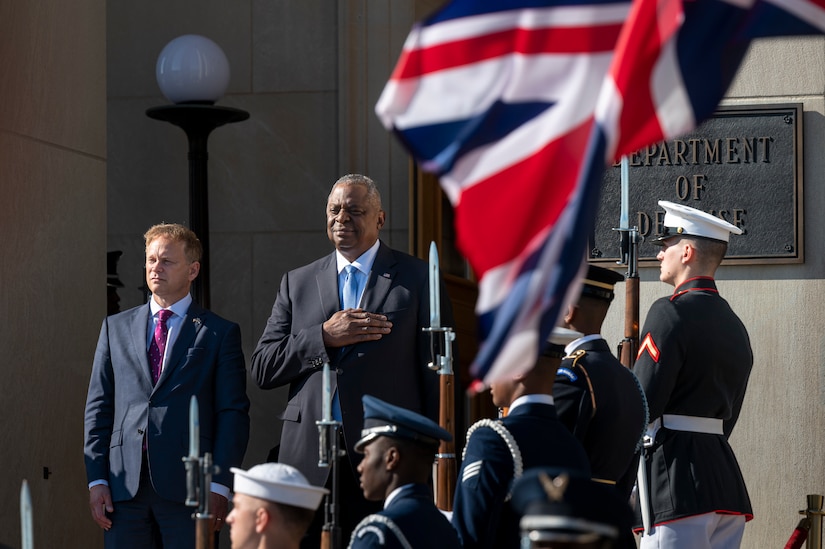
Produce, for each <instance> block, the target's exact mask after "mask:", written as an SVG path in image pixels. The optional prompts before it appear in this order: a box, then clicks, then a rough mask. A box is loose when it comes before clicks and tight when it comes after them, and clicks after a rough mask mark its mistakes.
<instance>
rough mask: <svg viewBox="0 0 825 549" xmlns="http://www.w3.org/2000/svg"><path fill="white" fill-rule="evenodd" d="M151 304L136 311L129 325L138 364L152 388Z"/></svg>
mask: <svg viewBox="0 0 825 549" xmlns="http://www.w3.org/2000/svg"><path fill="white" fill-rule="evenodd" d="M149 312H150V311H149V304H148V303H147V304H146V305H144V306H143V307H140V308H139V309H137V310H136V312H135V314H134V316H133V317H132V320H131V322H130V325H129V332H130V333H131V336H132V345H133V346H134V349H135V356H137V359H138V364H139V365H140V369H141V371H142V372H143V373H142V374H141V375H143V376H144V377H145V378H146V381H147V382H148V384H149V386H150V387H151V386H152V367H151V366H149V348H148V346H147V344H148V342H149V334H148V330H149Z"/></svg>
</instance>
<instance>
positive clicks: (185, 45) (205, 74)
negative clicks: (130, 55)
mask: <svg viewBox="0 0 825 549" xmlns="http://www.w3.org/2000/svg"><path fill="white" fill-rule="evenodd" d="M155 76H156V77H157V81H158V86H160V91H161V93H163V95H164V96H165V97H166V98H167V99H168V100H169V101H171V102H172V103H176V104H181V103H201V104H209V105H211V104H214V103H215V101H217V100H218V99H220V98H221V97H223V95H224V94H225V93H226V89H227V87H228V86H229V60H228V59H227V58H226V54H225V53H224V52H223V50H222V49H221V47H220V46H218V45H217V44H216V43H215V42H213V41H212V40H210V39H209V38H206V37H205V36H200V35H198V34H185V35H183V36H179V37H177V38H175V39H174V40H172V41H171V42H169V43H168V44H166V46H164V48H163V50H162V51H161V52H160V55H159V56H158V61H157V64H156V66H155Z"/></svg>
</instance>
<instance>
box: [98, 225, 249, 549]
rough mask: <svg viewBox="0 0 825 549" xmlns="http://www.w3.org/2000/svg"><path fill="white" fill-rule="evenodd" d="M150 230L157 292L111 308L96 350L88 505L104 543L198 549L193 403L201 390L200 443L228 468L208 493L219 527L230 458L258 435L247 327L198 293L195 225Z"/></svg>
mask: <svg viewBox="0 0 825 549" xmlns="http://www.w3.org/2000/svg"><path fill="white" fill-rule="evenodd" d="M144 237H145V241H146V284H147V285H148V287H149V289H150V290H151V292H152V297H151V299H150V300H149V303H147V304H146V305H141V306H139V307H135V308H133V309H130V310H128V311H124V312H122V313H119V314H116V315H113V316H109V317H107V318H106V319H105V320H104V321H103V326H102V328H101V330H100V339H99V340H98V343H97V349H96V351H95V358H94V363H93V366H92V374H91V379H90V381H89V392H88V396H87V399H86V413H85V441H84V445H85V448H84V452H85V459H86V475H87V480H88V482H89V506H90V508H91V513H92V518H93V519H94V520H95V522H97V524H98V525H99V526H100V527H101V528H103V530H104V531H105V533H104V543H105V547H106V548H107V549H112V548H116V549H122V548H135V549H145V548H147V547H174V548H175V549H186V548H194V547H195V523H194V521H193V520H192V508H190V507H187V506H186V505H185V503H184V501H185V499H186V473H185V467H184V463H183V461H182V459H181V458H182V457H183V456H185V455H187V454H188V453H189V431H190V429H189V419H190V418H189V411H190V400H191V397H192V395H195V396H196V397H197V399H198V405H199V412H200V418H199V419H200V451H201V453H205V452H210V453H211V454H212V457H213V461H214V463H215V464H216V465H217V466H219V467H220V472H218V473H217V474H215V475H214V476H213V477H212V479H213V484H212V487H211V489H212V491H211V498H210V503H211V510H212V513H213V515H214V516H215V530H219V529H220V528H221V525H222V522H223V519H224V518H225V517H226V513H227V508H228V497H229V493H230V486H231V483H232V473H231V472H230V467H237V466H240V465H241V462H242V460H243V456H244V453H245V452H246V445H247V442H248V439H249V399H248V398H247V395H246V371H245V368H244V358H243V352H242V350H241V332H240V328H239V327H238V325H237V324H235V323H232V322H229V321H227V320H224V319H223V318H221V317H219V316H217V315H216V314H214V313H212V312H210V311H207V310H206V309H204V308H202V307H200V306H199V305H198V304H197V303H193V301H192V297H191V296H190V294H189V288H190V285H191V283H192V281H193V280H194V279H195V278H196V277H197V276H198V272H199V271H200V258H201V253H202V247H201V244H200V241H199V240H198V238H197V236H196V235H195V233H193V232H192V231H191V230H189V229H187V228H186V227H183V226H181V225H176V224H161V225H155V226H153V227H151V228H150V229H149V230H148V231H147V232H146V234H145V235H144ZM159 334H162V337H161V335H159ZM150 356H151V358H150ZM153 365H154V367H153ZM155 378H157V379H155Z"/></svg>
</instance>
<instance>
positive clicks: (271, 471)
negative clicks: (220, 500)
mask: <svg viewBox="0 0 825 549" xmlns="http://www.w3.org/2000/svg"><path fill="white" fill-rule="evenodd" d="M230 470H231V471H232V472H233V473H235V494H234V496H233V497H232V503H233V507H232V511H231V512H230V513H229V516H227V517H226V523H227V524H228V525H229V527H230V531H229V536H230V539H231V540H232V549H298V547H300V544H301V538H303V536H304V534H305V533H306V531H307V528H309V525H310V523H311V522H312V519H313V517H314V516H315V510H316V509H317V508H318V506H319V505H320V504H321V500H322V498H323V497H324V495H326V494H327V493H328V490H327V489H326V488H321V487H318V486H312V485H310V483H309V481H307V479H306V477H305V476H304V475H302V474H301V472H300V471H298V469H296V468H295V467H292V466H290V465H286V464H284V463H263V464H261V465H256V466H254V467H252V468H251V469H250V470H249V471H244V470H243V469H238V468H237V467H231V468H230Z"/></svg>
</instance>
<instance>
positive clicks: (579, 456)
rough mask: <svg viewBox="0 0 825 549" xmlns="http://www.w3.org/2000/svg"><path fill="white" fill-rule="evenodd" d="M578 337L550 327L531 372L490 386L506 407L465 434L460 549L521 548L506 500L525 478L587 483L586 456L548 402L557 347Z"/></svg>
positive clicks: (457, 502) (458, 496)
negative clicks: (549, 475)
mask: <svg viewBox="0 0 825 549" xmlns="http://www.w3.org/2000/svg"><path fill="white" fill-rule="evenodd" d="M580 335H581V334H580V333H578V332H571V331H570V330H564V329H562V328H556V329H555V330H554V336H551V342H552V343H553V344H551V345H550V346H549V347H548V348H547V350H546V351H545V352H544V355H543V356H541V357H539V359H538V361H537V362H536V364H535V366H534V367H533V368H532V369H530V370H529V371H528V372H526V373H524V374H519V375H516V376H512V377H511V378H508V379H504V380H501V381H498V382H496V383H493V384H491V387H490V392H491V395H492V397H493V403H494V404H495V405H496V406H498V407H509V408H508V412H507V415H506V416H505V417H503V418H501V419H498V420H489V419H486V420H481V421H479V422H477V423H476V424H474V425H473V426H472V427H470V429H469V430H468V432H467V444H466V447H465V449H464V454H463V460H462V465H461V470H460V471H459V474H458V484H457V487H456V493H455V498H454V501H453V516H452V523H453V526H455V528H456V530H457V531H458V533H459V537H460V538H461V542H462V544H463V546H464V547H465V549H467V548H477V547H489V548H495V549H508V548H513V549H515V548H517V547H519V544H520V541H519V526H518V516H517V515H516V514H515V512H514V511H513V509H512V508H511V506H510V505H509V503H508V500H509V499H510V490H511V488H512V483H513V481H514V480H515V479H517V478H519V477H520V476H521V475H522V472H523V471H526V470H528V469H529V468H531V467H539V466H548V467H562V468H566V469H570V470H574V471H578V472H580V473H581V474H584V475H586V476H588V477H589V475H590V466H589V464H588V459H587V454H586V453H585V452H584V449H583V448H582V446H581V444H580V443H579V442H578V441H577V440H576V439H575V437H574V436H573V435H572V434H571V433H570V431H568V430H567V428H566V427H564V425H562V424H561V422H560V421H559V420H558V417H557V416H556V409H555V406H554V404H553V396H552V393H553V381H554V374H555V372H556V369H557V368H558V366H559V363H560V360H561V357H562V356H563V354H564V347H563V345H565V344H567V343H569V342H570V341H572V340H573V339H575V338H576V337H579V336H580Z"/></svg>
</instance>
